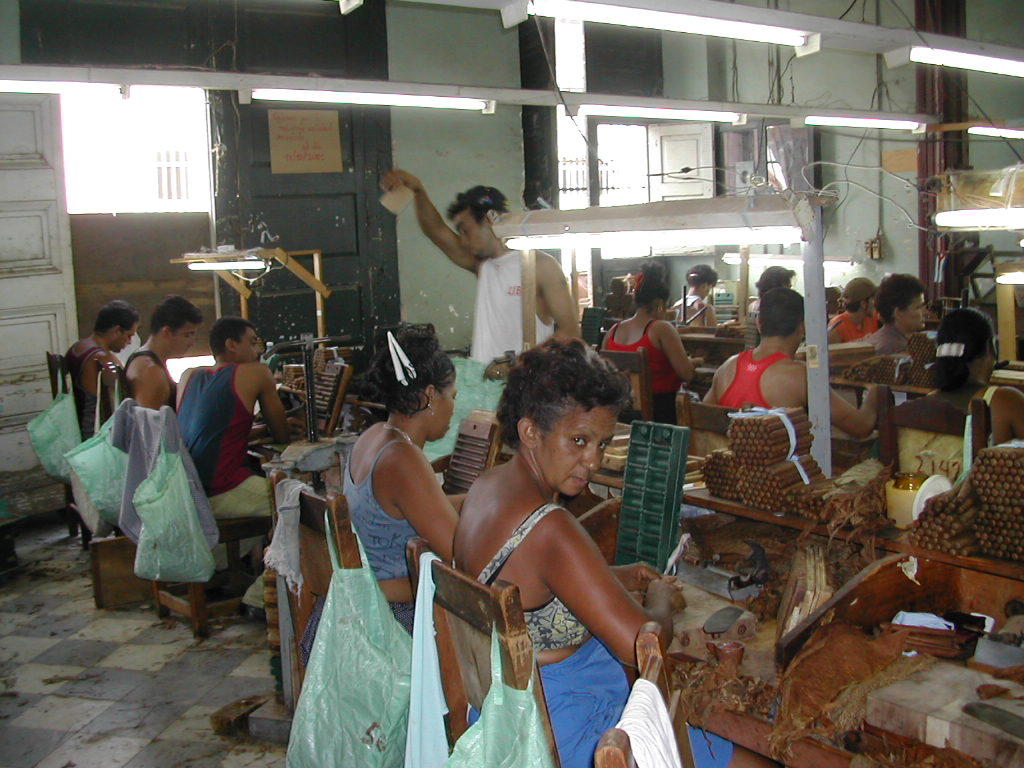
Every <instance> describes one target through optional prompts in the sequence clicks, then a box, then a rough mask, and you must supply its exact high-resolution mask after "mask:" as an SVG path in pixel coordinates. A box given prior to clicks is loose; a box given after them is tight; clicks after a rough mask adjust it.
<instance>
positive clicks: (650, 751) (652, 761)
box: [615, 678, 682, 768]
mask: <svg viewBox="0 0 1024 768" xmlns="http://www.w3.org/2000/svg"><path fill="white" fill-rule="evenodd" d="M615 727H616V728H618V729H620V730H623V731H625V732H626V734H627V735H628V736H629V744H630V747H631V749H632V751H633V759H634V760H636V765H637V768H682V761H681V760H680V758H679V745H678V744H677V743H676V736H675V733H674V732H673V731H672V721H671V720H670V719H669V716H668V709H667V708H666V707H665V700H664V699H663V698H662V696H661V691H659V690H658V686H656V685H655V684H654V683H652V682H651V681H650V680H644V679H643V678H640V679H639V680H637V681H636V682H635V683H633V690H632V691H630V694H629V701H627V702H626V708H625V709H624V710H623V712H622V717H621V718H620V719H619V722H618V724H616V726H615Z"/></svg>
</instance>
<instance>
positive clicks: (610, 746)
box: [594, 622, 694, 768]
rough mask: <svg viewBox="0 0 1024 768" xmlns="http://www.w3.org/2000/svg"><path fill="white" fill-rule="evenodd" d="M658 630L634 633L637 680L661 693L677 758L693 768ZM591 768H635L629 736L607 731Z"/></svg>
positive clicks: (653, 627)
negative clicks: (676, 748) (672, 731)
mask: <svg viewBox="0 0 1024 768" xmlns="http://www.w3.org/2000/svg"><path fill="white" fill-rule="evenodd" d="M659 629H660V628H659V627H658V625H657V624H656V623H655V622H647V623H646V624H644V625H643V626H642V627H641V628H640V632H638V633H637V636H636V661H637V668H638V669H639V671H640V675H639V676H640V677H641V678H642V679H644V680H647V681H649V682H651V683H654V684H655V685H656V686H657V687H658V690H659V691H660V692H661V695H662V698H664V700H665V706H666V708H667V709H668V715H669V718H670V719H671V721H672V728H673V730H674V731H675V733H676V739H677V740H678V743H679V754H680V757H681V758H682V763H683V766H684V768H694V760H693V750H692V748H691V746H690V733H689V731H688V730H687V727H686V721H685V719H684V718H683V716H682V709H681V708H680V707H679V691H671V690H669V685H668V672H667V668H666V665H665V654H664V651H663V650H662V648H661V641H660V640H659V638H658V632H659ZM594 768H637V764H636V760H635V759H634V758H633V753H632V750H631V749H630V744H629V736H628V734H627V733H626V732H625V731H622V730H619V729H618V728H609V729H608V730H607V731H605V732H604V734H603V735H602V736H601V740H600V741H599V742H598V744H597V751H596V752H594Z"/></svg>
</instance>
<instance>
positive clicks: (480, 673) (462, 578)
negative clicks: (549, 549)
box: [406, 537, 560, 768]
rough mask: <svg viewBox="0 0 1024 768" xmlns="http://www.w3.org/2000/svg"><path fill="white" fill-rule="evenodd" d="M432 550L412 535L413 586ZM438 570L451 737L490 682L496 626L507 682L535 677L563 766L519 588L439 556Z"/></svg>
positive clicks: (437, 617)
mask: <svg viewBox="0 0 1024 768" xmlns="http://www.w3.org/2000/svg"><path fill="white" fill-rule="evenodd" d="M427 551H429V547H428V546H427V543H426V541H424V540H423V539H421V538H418V537H417V538H413V539H410V540H409V543H408V545H407V547H406V554H407V557H408V560H409V578H410V579H411V580H412V584H413V589H414V590H415V588H416V585H417V583H418V581H419V561H420V555H421V554H423V553H424V552H427ZM432 567H433V572H434V588H435V592H434V632H435V637H436V640H437V651H438V657H439V660H440V666H441V686H442V688H443V689H444V697H445V701H446V703H447V705H448V715H447V718H446V723H445V727H446V730H447V732H448V743H449V745H454V744H455V742H456V741H458V740H459V737H461V736H462V734H463V733H465V732H466V730H467V729H468V728H469V721H468V719H467V718H468V714H469V709H468V707H469V705H472V706H473V707H474V708H475V709H476V710H477V711H480V707H481V706H482V705H483V701H484V697H485V696H486V695H487V691H488V690H489V689H490V685H491V661H490V659H491V629H492V627H493V628H494V629H495V630H496V631H497V633H498V643H499V645H500V647H501V662H502V669H503V673H504V682H505V684H506V685H508V686H510V687H512V688H516V689H518V690H525V689H526V687H527V685H528V684H529V683H530V681H531V680H532V681H533V693H534V696H535V697H536V699H537V705H538V708H539V709H540V713H541V720H542V721H543V724H544V731H545V733H546V735H547V741H548V746H549V748H550V750H551V760H552V763H553V765H555V766H556V768H557V766H559V765H560V763H559V760H558V749H557V747H556V746H555V737H554V734H553V733H552V731H551V722H550V720H549V719H548V710H547V704H546V703H545V701H544V690H543V686H542V685H541V680H540V674H539V672H538V671H537V665H536V663H535V662H534V654H533V642H532V641H531V640H530V635H529V633H528V632H527V629H526V620H525V618H524V616H523V607H522V604H521V603H520V601H519V588H518V587H516V586H513V585H512V584H509V583H508V582H506V581H502V580H501V579H498V580H497V581H495V582H494V584H492V585H491V586H487V585H486V584H481V583H480V582H478V581H477V580H476V579H474V578H472V577H470V576H467V575H466V574H464V573H460V572H459V571H456V570H455V569H454V568H452V567H450V566H447V565H445V564H444V563H442V562H440V561H436V560H435V561H434V562H433V564H432Z"/></svg>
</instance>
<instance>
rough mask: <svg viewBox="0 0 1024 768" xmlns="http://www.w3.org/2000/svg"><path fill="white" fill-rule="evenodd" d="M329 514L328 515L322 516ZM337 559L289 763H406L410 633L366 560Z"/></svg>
mask: <svg viewBox="0 0 1024 768" xmlns="http://www.w3.org/2000/svg"><path fill="white" fill-rule="evenodd" d="M325 517H326V516H325ZM330 522H331V521H330V519H329V518H328V519H327V543H328V548H329V549H330V553H331V562H332V563H333V564H334V574H333V575H332V576H331V586H330V588H329V589H328V591H327V600H326V601H325V603H324V609H323V614H322V615H321V617H320V624H319V626H318V627H317V631H316V641H315V642H314V643H313V651H312V653H311V654H310V657H309V664H308V665H307V667H306V675H305V678H304V680H303V683H302V693H301V695H300V696H299V703H298V704H297V705H296V707H295V717H294V718H293V719H292V730H291V736H290V738H289V740H288V768H402V766H403V764H404V760H405V736H406V726H407V724H408V718H409V696H410V673H409V669H410V666H411V660H412V638H411V637H410V636H409V633H408V632H406V631H405V630H404V629H402V626H401V625H400V624H399V623H398V622H397V621H396V620H395V617H394V615H392V613H391V609H390V608H389V607H388V604H387V601H385V599H384V595H383V593H382V592H381V591H380V585H379V584H378V583H377V579H376V578H375V577H374V575H373V571H372V570H371V569H370V567H369V565H368V561H367V559H366V553H365V552H363V548H362V544H360V545H359V554H360V557H361V559H362V562H363V563H364V565H363V567H362V568H342V567H340V563H339V559H338V553H337V552H336V551H335V547H334V535H333V533H332V531H331V525H330Z"/></svg>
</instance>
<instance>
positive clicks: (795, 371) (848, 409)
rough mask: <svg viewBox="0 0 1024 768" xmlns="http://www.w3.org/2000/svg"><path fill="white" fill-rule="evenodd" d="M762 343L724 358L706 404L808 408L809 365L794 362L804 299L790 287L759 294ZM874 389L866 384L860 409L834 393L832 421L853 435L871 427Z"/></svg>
mask: <svg viewBox="0 0 1024 768" xmlns="http://www.w3.org/2000/svg"><path fill="white" fill-rule="evenodd" d="M757 325H758V329H759V330H760V331H761V343H760V344H758V345H757V346H756V347H754V348H753V349H747V350H744V351H743V352H741V353H740V354H738V355H734V356H733V357H730V358H729V359H728V360H726V361H725V362H724V363H723V364H722V366H721V367H720V368H719V369H718V370H717V371H716V372H715V378H714V380H713V381H712V383H711V389H710V390H708V393H707V395H705V396H704V402H705V403H709V404H711V405H724V406H727V407H729V408H742V407H743V406H744V405H759V406H761V407H763V408H794V407H799V408H806V407H807V369H806V368H805V367H804V364H803V363H802V362H800V361H798V360H794V359H793V356H794V355H795V354H796V350H797V347H799V346H800V342H802V341H803V338H804V300H803V297H802V296H801V295H800V294H799V293H797V292H796V291H793V290H790V289H789V288H773V289H772V290H770V291H768V292H767V293H765V294H764V295H763V296H762V297H761V310H760V314H759V315H758V318H757ZM877 395H878V390H877V389H876V388H875V387H869V388H868V390H867V392H866V393H865V395H864V401H863V402H862V403H861V406H860V408H855V407H854V406H852V405H851V404H850V403H848V402H847V401H846V400H844V399H843V398H841V397H840V396H839V395H837V394H836V393H835V392H833V393H832V398H831V405H832V424H833V425H835V426H837V427H839V428H840V429H842V430H843V431H844V432H846V433H847V434H849V435H852V436H854V437H865V436H867V435H868V434H870V433H871V430H872V429H874V428H875V417H876V414H877Z"/></svg>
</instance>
